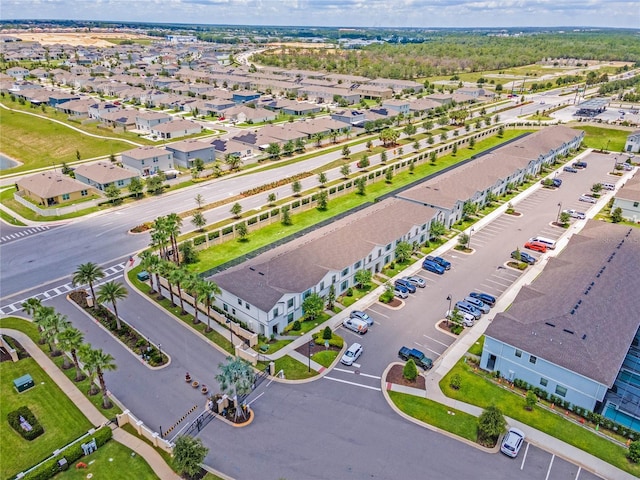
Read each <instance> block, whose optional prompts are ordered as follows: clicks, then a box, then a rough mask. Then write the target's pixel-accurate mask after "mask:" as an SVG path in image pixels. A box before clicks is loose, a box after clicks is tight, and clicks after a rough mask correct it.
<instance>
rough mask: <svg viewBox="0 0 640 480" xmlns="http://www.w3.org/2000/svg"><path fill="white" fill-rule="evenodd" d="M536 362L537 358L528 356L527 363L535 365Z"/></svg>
mask: <svg viewBox="0 0 640 480" xmlns="http://www.w3.org/2000/svg"><path fill="white" fill-rule="evenodd" d="M537 361H538V357H534V356H533V355H531V356H529V363H533V364H534V365H535V363H536V362H537Z"/></svg>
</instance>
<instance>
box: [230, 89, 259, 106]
mask: <svg viewBox="0 0 640 480" xmlns="http://www.w3.org/2000/svg"><path fill="white" fill-rule="evenodd" d="M259 98H260V93H259V92H252V91H249V90H246V91H236V92H233V97H232V100H233V101H234V103H236V104H240V103H249V102H253V101H255V100H258V99H259Z"/></svg>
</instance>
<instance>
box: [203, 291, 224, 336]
mask: <svg viewBox="0 0 640 480" xmlns="http://www.w3.org/2000/svg"><path fill="white" fill-rule="evenodd" d="M221 293H222V290H220V287H219V286H218V284H217V283H215V282H211V281H209V280H202V282H201V283H200V285H199V287H198V300H199V301H201V302H203V301H204V303H205V305H206V306H207V330H206V331H207V332H210V331H211V330H212V329H211V304H212V303H214V302H215V296H216V295H220V294H221Z"/></svg>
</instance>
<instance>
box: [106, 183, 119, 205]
mask: <svg viewBox="0 0 640 480" xmlns="http://www.w3.org/2000/svg"><path fill="white" fill-rule="evenodd" d="M104 194H105V195H106V196H107V198H108V199H109V201H110V202H111V203H117V201H118V200H120V189H119V188H118V187H117V186H116V185H114V184H113V183H112V184H111V185H109V186H108V187H107V188H105V189H104Z"/></svg>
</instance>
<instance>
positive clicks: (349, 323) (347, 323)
mask: <svg viewBox="0 0 640 480" xmlns="http://www.w3.org/2000/svg"><path fill="white" fill-rule="evenodd" d="M342 325H343V326H344V327H345V328H348V329H349V330H351V331H353V332H356V333H359V334H360V335H364V334H365V333H367V330H368V329H369V325H368V324H367V322H365V321H364V320H360V319H359V318H345V319H344V320H343V321H342Z"/></svg>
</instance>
